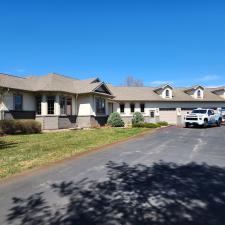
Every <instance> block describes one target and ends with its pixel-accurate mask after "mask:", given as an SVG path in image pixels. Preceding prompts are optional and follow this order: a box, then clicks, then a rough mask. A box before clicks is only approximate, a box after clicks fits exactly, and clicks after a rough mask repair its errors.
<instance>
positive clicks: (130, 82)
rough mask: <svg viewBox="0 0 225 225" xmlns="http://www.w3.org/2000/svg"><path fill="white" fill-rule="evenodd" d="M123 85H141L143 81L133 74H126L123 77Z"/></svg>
mask: <svg viewBox="0 0 225 225" xmlns="http://www.w3.org/2000/svg"><path fill="white" fill-rule="evenodd" d="M123 86H129V87H143V86H144V85H143V81H142V80H140V79H137V78H135V77H133V76H127V77H126V78H125V79H124V82H123Z"/></svg>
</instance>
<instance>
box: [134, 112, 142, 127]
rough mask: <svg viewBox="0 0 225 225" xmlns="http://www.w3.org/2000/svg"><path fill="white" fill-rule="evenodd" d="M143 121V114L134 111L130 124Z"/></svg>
mask: <svg viewBox="0 0 225 225" xmlns="http://www.w3.org/2000/svg"><path fill="white" fill-rule="evenodd" d="M139 123H144V116H143V115H142V114H141V113H140V112H135V113H134V114H133V118H132V124H139Z"/></svg>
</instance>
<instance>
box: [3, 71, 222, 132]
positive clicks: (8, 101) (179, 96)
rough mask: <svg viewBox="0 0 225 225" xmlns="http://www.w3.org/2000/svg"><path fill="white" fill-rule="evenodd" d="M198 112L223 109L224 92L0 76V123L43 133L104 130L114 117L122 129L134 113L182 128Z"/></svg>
mask: <svg viewBox="0 0 225 225" xmlns="http://www.w3.org/2000/svg"><path fill="white" fill-rule="evenodd" d="M198 107H202V108H225V87H218V88H205V87H203V86H200V85H196V86H193V87H188V88H174V87H172V86H171V85H169V84H166V85H163V86H161V87H158V88H154V87H124V86H113V85H110V84H105V83H104V82H102V81H100V80H99V79H98V78H90V79H86V80H78V79H73V78H69V77H66V76H63V75H59V74H55V73H50V74H48V75H45V76H30V77H25V78H23V77H17V76H12V75H8V74H0V119H2V120H3V119H36V120H38V121H40V122H41V124H42V128H43V129H61V128H72V127H93V126H99V125H104V124H105V123H106V121H107V118H108V115H109V114H110V113H111V112H115V111H116V112H119V113H120V114H121V116H122V118H123V120H124V121H125V122H126V123H130V122H131V118H132V115H133V113H134V112H136V111H139V112H141V113H142V114H143V115H144V117H145V120H146V121H147V122H157V121H167V122H169V123H171V124H182V122H183V121H182V119H183V115H184V114H185V113H186V112H188V111H191V110H192V109H194V108H198Z"/></svg>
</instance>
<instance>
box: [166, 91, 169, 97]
mask: <svg viewBox="0 0 225 225" xmlns="http://www.w3.org/2000/svg"><path fill="white" fill-rule="evenodd" d="M169 97H170V91H169V90H166V98H169Z"/></svg>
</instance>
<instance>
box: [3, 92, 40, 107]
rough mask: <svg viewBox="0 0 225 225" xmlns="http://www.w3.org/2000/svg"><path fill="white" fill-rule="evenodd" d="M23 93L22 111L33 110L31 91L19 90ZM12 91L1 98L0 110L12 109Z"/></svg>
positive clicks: (33, 102)
mask: <svg viewBox="0 0 225 225" xmlns="http://www.w3.org/2000/svg"><path fill="white" fill-rule="evenodd" d="M19 94H22V95H23V110H24V111H35V108H36V106H35V97H34V95H33V94H32V93H28V92H19ZM13 101H14V100H13V92H9V93H8V94H6V95H5V96H4V98H3V103H2V104H1V107H0V109H1V110H14V102H13Z"/></svg>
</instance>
